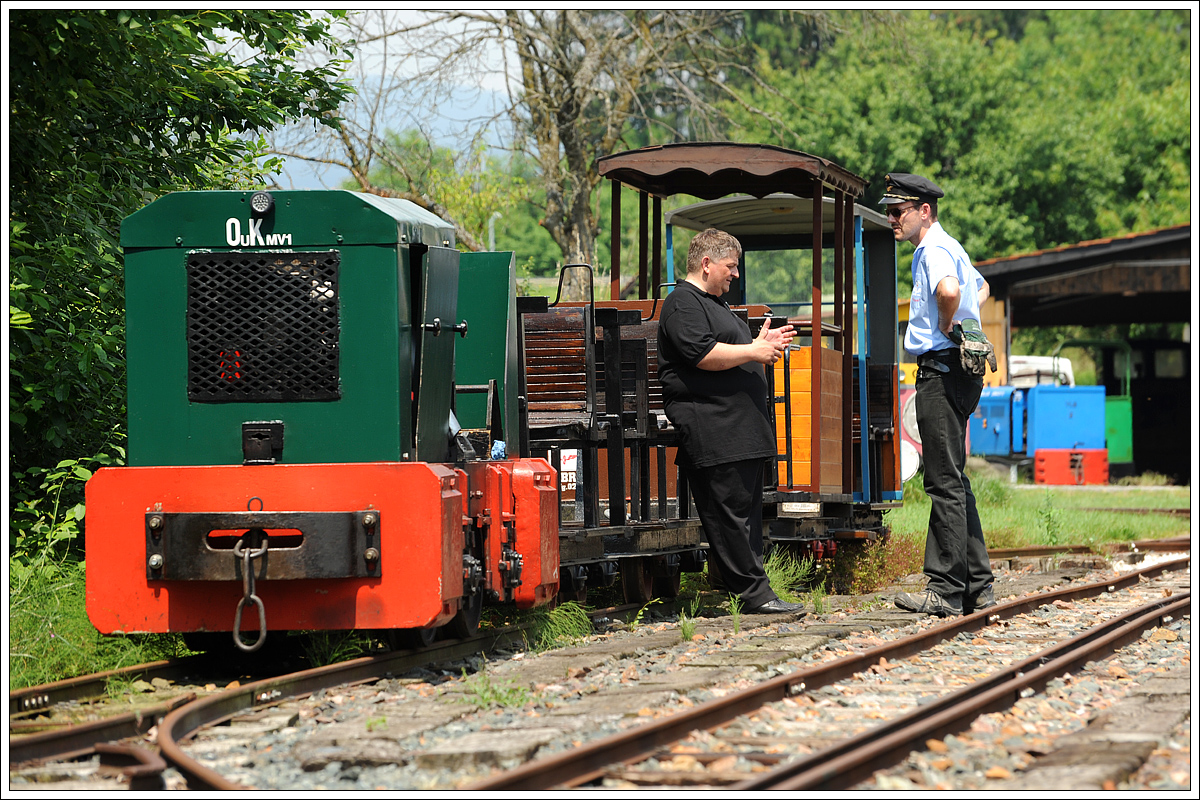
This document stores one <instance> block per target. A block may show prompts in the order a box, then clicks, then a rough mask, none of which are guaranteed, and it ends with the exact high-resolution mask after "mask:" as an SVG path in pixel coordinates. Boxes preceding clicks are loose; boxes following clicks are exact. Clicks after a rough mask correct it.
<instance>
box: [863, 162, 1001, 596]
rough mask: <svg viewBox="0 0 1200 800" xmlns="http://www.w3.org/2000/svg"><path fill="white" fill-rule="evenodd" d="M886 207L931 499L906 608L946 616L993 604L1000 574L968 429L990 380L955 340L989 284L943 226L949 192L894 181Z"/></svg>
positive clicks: (915, 180)
mask: <svg viewBox="0 0 1200 800" xmlns="http://www.w3.org/2000/svg"><path fill="white" fill-rule="evenodd" d="M886 180H887V188H886V190H885V192H884V195H883V199H882V200H881V201H880V202H881V203H882V204H884V205H886V206H887V207H888V208H887V216H888V222H890V223H891V226H892V231H893V232H894V234H895V237H896V241H897V242H912V244H913V245H915V246H916V248H917V249H916V252H914V253H913V261H912V275H913V289H912V301H911V303H910V305H909V312H908V314H909V316H908V332H907V333H906V334H905V337H904V349H905V350H908V351H909V352H910V353H912V354H913V355H915V356H916V357H917V401H916V406H917V408H916V410H917V428H918V430H919V431H920V434H921V450H922V452H921V455H922V460H923V462H924V468H925V493H926V494H927V495H929V500H930V503H931V507H930V510H929V535H928V536H927V537H926V540H925V574H926V575H927V576H928V577H929V583H928V585H927V587H926V589H925V591H923V592H920V593H917V594H909V593H908V592H901V593H899V594H898V595H897V596H896V599H895V602H896V606H897V607H898V608H902V609H904V610H906V611H914V612H917V613H923V614H933V615H935V616H939V617H948V616H957V615H959V614H970V613H972V612H974V611H979V610H981V609H984V608H988V607H989V606H993V605H995V603H996V601H995V597H994V594H993V590H992V570H991V566H990V564H989V562H988V555H987V547H986V546H985V545H984V541H983V528H982V526H981V525H980V524H979V511H978V510H977V509H976V506H975V495H974V494H973V493H972V492H971V481H970V479H969V478H967V476H966V474H965V473H964V471H963V469H964V467H965V466H966V462H967V448H966V430H967V420H968V418H969V417H970V416H971V413H972V412H973V411H974V410H975V406H976V405H977V404H978V403H979V396H980V394H981V392H982V390H983V378H982V377H981V376H979V375H975V374H972V373H970V372H968V371H967V370H965V369H963V365H962V361H961V358H960V353H959V345H958V344H957V343H956V342H955V340H954V339H952V338H951V334H952V333H953V332H954V328H955V326H956V325H960V324H961V323H962V322H963V320H968V319H969V320H974V321H975V322H976V323H978V321H979V306H980V305H981V304H982V303H983V301H984V300H986V299H987V297H988V291H989V289H988V284H987V281H985V280H984V279H983V276H982V275H980V274H979V271H978V270H976V269H975V267H974V266H972V265H971V259H970V258H969V257H968V256H967V253H966V251H965V250H963V248H962V245H960V244H959V243H958V242H957V241H956V240H955V239H954V238H952V237H951V236H950V235H949V234H948V233H946V231H945V230H943V229H942V226H941V224H940V223H939V222H938V221H937V203H938V198H940V197H944V196H945V193H944V192H943V191H942V190H941V189H940V188H938V186H937V185H936V184H934V183H933V182H932V181H929V180H927V179H926V178H922V177H921V176H919V175H910V174H907V173H899V172H894V173H891V174H890V175H888V176H887V179H886Z"/></svg>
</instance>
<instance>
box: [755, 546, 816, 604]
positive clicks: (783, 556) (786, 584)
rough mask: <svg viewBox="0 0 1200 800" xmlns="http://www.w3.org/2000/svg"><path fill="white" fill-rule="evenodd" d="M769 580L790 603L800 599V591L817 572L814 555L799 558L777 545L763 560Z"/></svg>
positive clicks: (781, 597)
mask: <svg viewBox="0 0 1200 800" xmlns="http://www.w3.org/2000/svg"><path fill="white" fill-rule="evenodd" d="M763 569H764V570H765V571H766V573H767V582H768V583H770V584H771V589H772V590H773V591H774V592H775V594H777V595H778V596H779V598H780V599H781V600H785V601H787V602H789V603H794V602H797V601H798V600H799V599H800V596H799V592H800V590H801V588H802V587H803V586H805V585H806V584H807V583H809V582H810V581H811V580H812V579H813V576H814V575H815V574H816V567H815V562H814V560H813V559H812V557H809V558H803V559H801V558H797V557H796V556H795V555H794V554H792V553H791V552H789V551H788V550H786V549H784V548H782V547H776V548H774V549H773V550H771V552H770V553H769V554H768V555H767V557H766V558H765V559H764V560H763Z"/></svg>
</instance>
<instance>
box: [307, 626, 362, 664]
mask: <svg viewBox="0 0 1200 800" xmlns="http://www.w3.org/2000/svg"><path fill="white" fill-rule="evenodd" d="M295 635H297V636H299V637H300V648H301V649H302V650H303V651H304V657H305V658H306V659H307V660H308V663H309V665H310V666H313V667H325V666H329V665H330V664H337V663H340V662H342V661H349V660H350V659H352V658H358V657H359V656H362V655H366V654H367V653H368V652H369V651H370V650H371V647H372V643H371V638H370V637H369V636H367V635H365V634H363V633H360V632H358V631H303V632H299V633H297V634H295Z"/></svg>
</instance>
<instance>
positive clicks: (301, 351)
mask: <svg viewBox="0 0 1200 800" xmlns="http://www.w3.org/2000/svg"><path fill="white" fill-rule="evenodd" d="M339 263H340V258H339V254H338V253H337V251H327V252H320V253H193V254H191V255H189V256H188V261H187V345H188V399H189V400H192V401H194V402H198V403H234V402H237V403H254V402H281V401H297V400H337V399H338V398H340V397H341V388H340V385H339V382H338V266H339Z"/></svg>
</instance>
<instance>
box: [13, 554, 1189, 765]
mask: <svg viewBox="0 0 1200 800" xmlns="http://www.w3.org/2000/svg"><path fill="white" fill-rule="evenodd" d="M1136 544H1138V545H1142V544H1147V543H1136ZM1184 544H1185V545H1186V542H1185V543H1184ZM1069 549H1070V548H1058V550H1060V551H1067V550H1069ZM1140 549H1149V548H1144V547H1143V548H1140ZM1186 563H1187V560H1186V559H1184V560H1182V561H1180V562H1172V563H1171V564H1168V565H1158V566H1156V567H1153V568H1150V569H1147V570H1142V571H1140V572H1137V573H1132V574H1131V575H1127V576H1125V577H1123V578H1120V579H1118V580H1116V581H1112V582H1106V583H1105V584H1103V585H1104V586H1106V587H1110V588H1118V587H1123V586H1126V585H1129V584H1130V582H1136V581H1137V580H1138V577H1139V576H1145V577H1150V576H1152V575H1154V574H1158V573H1159V572H1161V571H1162V570H1164V569H1168V568H1172V565H1175V564H1186ZM1175 568H1178V567H1175ZM1088 589H1089V587H1083V588H1081V589H1075V590H1064V591H1062V592H1056V593H1053V594H1051V595H1038V596H1035V597H1032V598H1025V599H1023V600H1021V601H1014V602H1013V603H1005V604H1003V605H1002V606H1000V607H998V608H997V609H995V610H993V613H992V614H989V615H988V616H989V618H990V619H992V620H995V619H997V618H999V614H1000V613H1001V612H1003V613H1006V614H1010V615H1011V614H1016V613H1021V612H1022V611H1023V610H1024V609H1025V608H1026V607H1028V606H1031V605H1032V606H1036V605H1039V604H1042V603H1047V602H1053V600H1055V599H1062V598H1065V597H1067V596H1078V595H1079V594H1080V593H1086V592H1087V591H1088ZM1092 591H1093V593H1094V592H1095V591H1097V590H1095V589H1094V587H1093V588H1092ZM620 610H621V609H619V608H618V609H605V610H603V611H601V612H595V613H598V614H608V615H612V614H614V613H616V612H619V611H620ZM977 624H978V625H982V624H983V623H982V622H978V623H977ZM955 630H956V631H957V630H958V628H956V629H955ZM948 635H950V636H952V635H954V633H953V632H951V633H949V634H948ZM943 638H945V637H944V636H943ZM492 646H494V645H492ZM463 647H465V648H466V649H465V650H463V653H470V654H473V653H476V652H478V650H479V648H480V644H479V643H478V642H477V641H474V642H467V643H463V642H450V643H445V644H442V645H440V646H438V647H434V648H431V649H430V650H426V651H422V652H418V653H410V652H404V653H397V654H391V655H385V656H375V657H371V658H367V659H358V660H356V661H354V662H349V663H347V664H343V665H335V666H333V667H326V668H322V669H321V670H309V671H306V672H305V673H296V674H294V675H291V676H285V677H283V678H279V679H271V680H266V681H259V682H258V683H255V684H251V685H248V686H245V687H242V688H240V689H238V690H234V691H233V692H225V693H222V695H220V696H214V697H212V698H207V699H206V701H205V702H200V703H192V704H191V705H189V707H188V709H186V710H185V709H181V710H180V712H179V713H177V714H176V715H175V716H176V718H177V719H179V720H180V722H179V724H178V727H176V726H175V725H174V724H172V725H167V726H164V727H165V732H166V734H167V735H166V736H165V738H164V741H170V740H171V730H172V728H175V730H176V733H177V736H178V738H179V739H184V738H186V737H187V736H188V735H189V734H190V732H191V731H192V730H194V729H196V728H198V727H200V726H202V725H205V724H213V723H214V722H219V721H221V720H222V719H225V718H229V717H232V716H236V715H237V714H238V713H240V712H243V711H245V710H247V709H249V708H255V709H257V708H262V707H264V706H265V705H270V704H271V703H272V702H278V701H280V700H283V699H286V698H288V697H294V696H298V695H302V694H305V693H307V692H311V691H315V690H316V689H317V688H325V687H330V686H336V685H339V684H346V683H353V682H369V681H371V680H372V677H373V676H376V675H383V674H387V673H389V672H391V673H395V672H396V671H403V670H406V669H409V668H411V667H412V666H415V665H418V664H422V663H429V662H431V661H435V660H438V659H443V660H444V659H454V658H458V657H462V653H458V650H461V649H462V648H463ZM879 653H880V650H879V649H878V648H877V649H876V650H874V651H871V654H870V655H871V656H873V657H880V656H879ZM884 657H887V656H884ZM890 657H891V658H895V657H897V654H895V653H893V654H892V655H891V656H890ZM842 661H845V659H843V660H842ZM182 662H183V664H184V665H186V666H187V669H184V666H183V665H181V664H180V663H172V662H155V663H152V664H146V665H139V666H137V667H131V668H128V669H126V670H121V671H119V673H120V674H121V675H122V676H125V677H127V678H129V677H131V676H134V675H141V676H143V677H145V676H148V675H152V674H164V675H166V674H182V673H186V672H188V671H194V666H195V665H194V663H193V662H192V660H191V659H185V660H182ZM839 663H841V662H839ZM847 668H849V669H851V670H853V665H852V664H851V665H848V667H847ZM172 671H174V672H173V673H172ZM348 673H354V674H355V675H356V676H357V673H362V675H361V676H357V677H351V676H350V675H348ZM109 674H110V673H102V674H100V675H96V676H83V677H81V678H78V679H74V680H72V681H62V682H59V683H57V684H50V685H46V686H42V687H31V688H30V689H29V690H24V694H27V695H29V696H32V697H41V698H45V697H47V696H53V695H54V693H55V692H60V693H67V694H74V695H77V696H78V695H87V692H86V691H83V690H82V689H81V688H80V687H87V686H89V685H90V686H91V687H92V690H93V691H94V690H95V689H96V687H97V686H103V679H104V678H105V677H106V676H107V675H109ZM111 674H116V673H111ZM839 674H840V673H839ZM789 677H793V676H789ZM816 686H817V684H815V683H813V682H812V681H811V680H810V681H809V682H808V688H810V689H814V688H816ZM18 694H20V693H14V695H13V696H11V697H10V704H12V703H15V702H16V700H17V699H18V697H17V695H18ZM770 699H771V698H769V697H768V698H766V700H764V701H763V702H766V701H769V700H770ZM185 700H186V698H184V699H176V700H174V701H173V702H172V703H171V704H167V705H165V706H164V707H163V708H161V709H160V708H153V709H150V708H147V709H143V710H142V711H141V712H140V713H139V714H136V715H122V716H121V717H116V718H113V719H112V720H111V721H107V722H97V723H89V724H87V725H82V726H75V727H73V728H70V729H67V730H63V731H55V732H47V733H45V734H42V735H40V736H24V737H16V738H15V739H14V740H13V741H11V742H10V745H11V747H10V760H11V762H12V763H14V764H16V763H22V762H26V761H29V760H30V759H49V758H54V757H59V758H63V757H79V756H82V755H85V754H87V753H89V752H92V751H93V749H94V750H95V751H101V750H103V749H104V748H105V747H106V746H107V747H109V750H110V752H112V753H119V754H120V755H122V757H123V760H124V762H125V763H129V762H130V761H131V760H132V759H137V761H138V766H137V767H136V769H135V770H133V771H131V772H130V773H129V774H130V775H131V780H133V781H135V783H134V784H133V788H138V786H140V787H141V788H152V786H150V784H149V783H148V782H147V781H149V780H152V779H153V778H152V774H153V768H152V767H151V766H149V765H151V764H153V763H162V762H159V761H156V759H157V754H153V753H150V752H149V751H146V750H144V749H139V748H132V749H130V750H129V751H128V752H122V751H121V748H122V747H123V746H117V745H111V746H110V745H104V744H100V743H104V742H112V741H114V740H116V739H120V738H122V737H125V736H133V735H137V734H139V733H142V732H144V731H145V729H146V728H148V727H149V726H150V725H152V724H154V723H156V722H159V721H161V720H162V719H163V717H164V716H165V715H166V714H167V713H168V711H170V710H171V707H174V706H178V705H179V704H181V703H183V702H185ZM17 705H26V704H25V703H17ZM202 706H207V710H204V711H197V709H198V708H200V707H202ZM14 707H15V706H14ZM218 711H219V712H221V713H217V712H218ZM674 719H676V718H672V720H674ZM651 727H653V726H651ZM644 730H646V729H644V728H639V729H638V731H639V736H641V735H643V734H642V732H643V731H644ZM684 735H686V732H685V733H684ZM656 741H657V740H656ZM171 746H172V745H171V744H167V745H166V746H165V748H164V749H170V748H171ZM114 747H115V750H114V749H113V748H114ZM585 750H586V748H585ZM576 752H580V751H576ZM172 755H173V758H172V761H177V762H178V765H180V766H181V771H182V772H184V774H185V775H187V776H188V778H189V783H190V785H192V786H200V787H222V786H223V788H232V787H233V786H234V784H232V783H228V782H227V783H228V786H224V785H223V784H222V783H221V781H222V780H224V779H222V778H221V777H220V776H217V775H215V774H207V773H206V772H205V771H204V770H203V768H200V770H199V771H198V772H196V773H195V774H193V773H192V772H190V771H189V769H188V768H187V767H188V765H189V764H190V763H191V761H190V759H189V758H188V757H187V756H186V755H183V754H182V753H181V752H178V753H174V752H173V753H172ZM106 758H111V756H108V755H106ZM163 766H165V764H163ZM528 766H530V765H527V767H528ZM523 769H524V768H523ZM158 771H159V772H161V767H160V768H159V770H158ZM518 772H519V771H518ZM148 775H151V777H148ZM210 782H211V783H210Z"/></svg>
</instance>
